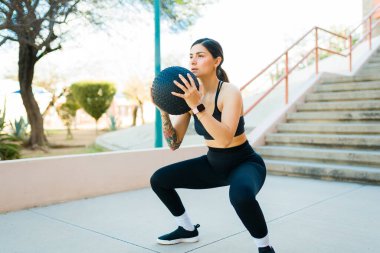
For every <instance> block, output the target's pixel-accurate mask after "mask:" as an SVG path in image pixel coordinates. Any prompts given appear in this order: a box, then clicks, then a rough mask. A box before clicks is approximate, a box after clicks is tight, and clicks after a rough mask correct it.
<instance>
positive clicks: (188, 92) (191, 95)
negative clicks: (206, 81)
mask: <svg viewBox="0 0 380 253" xmlns="http://www.w3.org/2000/svg"><path fill="white" fill-rule="evenodd" d="M187 77H188V78H189V80H190V82H189V81H187V80H186V78H185V77H183V76H182V75H179V78H180V79H181V81H182V82H183V83H184V85H182V84H180V83H179V82H177V81H175V80H174V84H175V85H177V87H178V88H180V89H181V90H182V91H183V92H184V93H183V94H181V93H177V92H172V94H173V95H174V96H177V97H180V98H183V99H184V100H185V101H186V104H187V105H188V106H189V107H190V108H191V109H193V108H195V107H196V106H197V105H199V104H200V103H201V101H202V97H203V85H202V84H201V83H199V91H198V89H197V86H196V85H195V81H194V79H193V78H192V77H191V75H190V74H187Z"/></svg>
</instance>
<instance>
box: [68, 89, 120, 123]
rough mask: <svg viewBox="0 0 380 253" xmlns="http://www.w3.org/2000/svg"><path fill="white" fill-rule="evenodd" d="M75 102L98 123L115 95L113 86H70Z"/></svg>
mask: <svg viewBox="0 0 380 253" xmlns="http://www.w3.org/2000/svg"><path fill="white" fill-rule="evenodd" d="M71 90H72V92H73V95H74V98H75V100H76V101H77V102H78V103H79V105H80V106H81V107H82V108H83V109H84V110H85V111H86V112H87V113H88V114H89V115H90V116H91V117H93V118H94V119H95V121H96V122H98V120H99V118H100V117H101V116H102V115H103V113H105V112H106V111H107V109H108V108H109V107H110V105H111V103H112V100H113V97H114V95H115V93H116V88H115V85H114V84H112V83H108V82H80V83H74V84H72V86H71Z"/></svg>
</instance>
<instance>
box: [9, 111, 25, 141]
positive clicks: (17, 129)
mask: <svg viewBox="0 0 380 253" xmlns="http://www.w3.org/2000/svg"><path fill="white" fill-rule="evenodd" d="M28 125H29V123H28V121H27V120H25V119H24V117H22V116H21V117H20V119H19V120H16V119H15V120H14V123H13V124H12V123H11V127H12V131H13V133H12V135H13V136H14V137H16V139H18V140H21V141H25V139H26V137H27V133H26V131H27V128H28Z"/></svg>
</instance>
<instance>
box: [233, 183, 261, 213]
mask: <svg viewBox="0 0 380 253" xmlns="http://www.w3.org/2000/svg"><path fill="white" fill-rule="evenodd" d="M229 195H230V202H231V204H232V205H233V206H234V207H237V206H241V205H245V204H247V203H251V202H252V201H256V196H255V192H254V190H253V189H252V186H250V185H246V184H243V185H231V187H230V192H229Z"/></svg>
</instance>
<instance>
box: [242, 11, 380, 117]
mask: <svg viewBox="0 0 380 253" xmlns="http://www.w3.org/2000/svg"><path fill="white" fill-rule="evenodd" d="M379 8H380V4H378V5H377V6H375V7H374V8H372V10H370V12H369V13H368V14H367V15H366V16H365V18H363V19H362V21H361V22H360V24H359V25H358V26H356V27H355V28H354V29H353V30H351V32H350V33H349V34H348V35H346V36H344V35H341V34H338V33H335V32H332V31H329V30H326V29H324V28H320V27H317V26H315V27H313V28H312V29H310V30H309V31H307V32H306V33H305V34H304V35H303V36H301V37H300V38H299V39H298V40H297V41H296V42H294V43H293V44H292V45H291V46H290V47H288V48H287V49H286V50H285V52H284V53H282V54H280V55H279V56H278V57H277V58H276V59H275V60H273V61H272V62H271V63H270V64H269V65H267V66H266V67H265V68H264V69H262V70H261V71H260V72H259V73H258V74H256V75H255V76H254V77H253V78H252V79H250V80H249V81H248V82H247V83H245V84H244V85H243V86H242V87H241V88H240V90H241V91H243V90H244V89H245V88H246V87H248V85H250V84H251V83H252V82H254V81H255V80H256V79H258V78H259V77H260V76H262V75H263V74H264V73H265V72H266V71H267V70H268V69H269V68H270V67H272V66H273V65H274V64H275V63H277V62H278V61H279V60H280V59H281V58H283V57H284V56H285V74H284V75H283V76H281V77H280V78H279V79H278V80H277V81H276V83H275V84H273V85H272V87H270V88H269V89H268V90H267V91H266V92H264V94H263V95H262V96H260V97H259V99H258V100H257V101H256V102H255V103H254V104H253V105H252V106H250V107H249V108H248V109H247V110H245V112H244V115H246V114H247V113H249V112H250V111H251V110H252V109H253V108H254V107H256V106H257V105H258V104H259V103H260V102H261V101H262V100H263V99H264V98H265V97H266V96H267V95H268V94H269V93H270V92H272V91H273V90H274V88H275V87H277V86H278V85H279V84H280V83H281V82H282V81H283V80H285V104H288V97H289V94H288V86H289V75H290V74H291V73H292V72H293V71H294V70H295V69H296V68H297V67H298V66H299V65H300V64H301V63H302V62H303V61H304V60H305V59H306V58H307V57H308V56H310V55H311V54H312V53H313V52H315V68H316V74H318V71H319V66H318V61H319V56H318V53H319V50H322V51H326V52H328V53H331V54H336V55H340V56H343V57H347V56H348V57H349V70H350V71H352V51H353V50H354V49H355V48H356V46H357V45H359V44H360V43H361V42H362V40H363V39H365V38H367V37H369V39H368V40H369V48H370V49H371V47H372V30H373V28H374V27H376V26H377V25H378V24H379V22H380V20H378V21H376V22H375V23H373V22H372V16H373V14H374V13H375V12H376V11H377V10H378V9H379ZM366 21H368V25H369V27H368V32H366V33H364V35H363V37H362V38H361V39H359V40H358V41H357V43H355V45H352V37H353V36H352V35H353V33H354V32H355V31H356V30H357V29H358V28H359V27H360V26H362V25H363V23H365V22H366ZM319 30H320V31H322V32H325V33H328V34H330V35H333V36H335V37H338V38H340V39H343V40H345V41H348V42H349V46H348V48H346V50H347V49H348V52H347V53H346V54H344V53H341V52H338V51H334V50H331V49H328V48H321V47H320V46H319V43H318V42H319V40H318V31H319ZM313 31H314V32H315V38H314V39H315V46H314V47H313V48H312V49H311V50H310V51H309V52H308V53H307V54H306V55H304V56H303V57H302V59H301V60H299V61H298V62H297V63H296V64H295V65H294V66H292V67H291V68H289V51H290V50H291V49H293V48H294V47H295V46H296V45H298V44H299V43H300V42H301V41H303V40H304V39H305V38H306V37H307V36H308V35H309V34H310V33H312V32H313Z"/></svg>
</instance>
